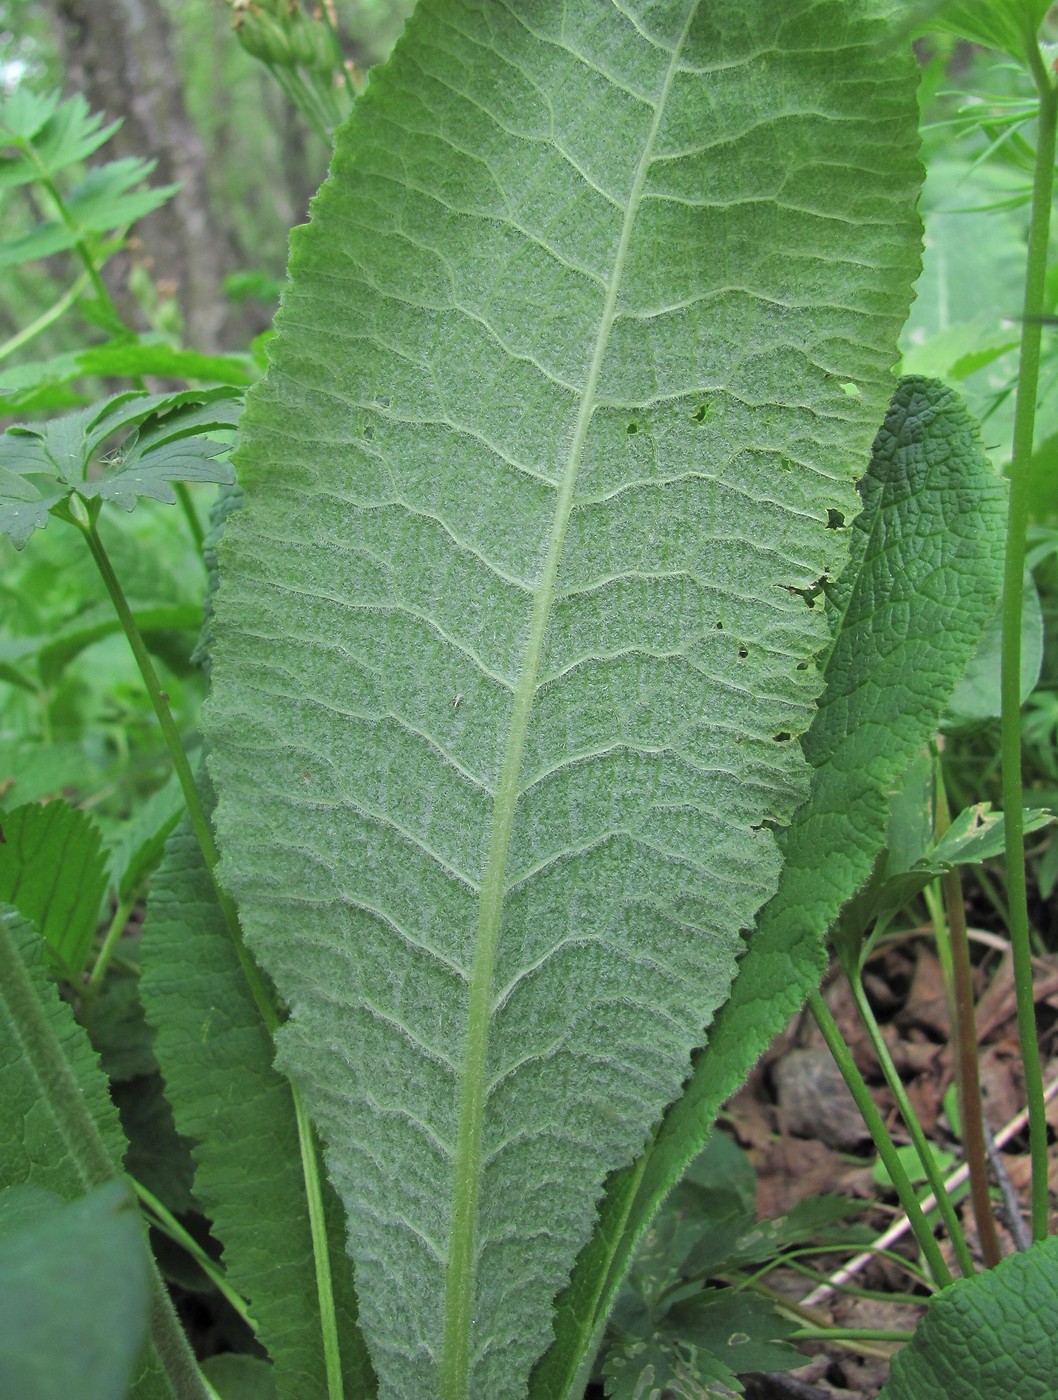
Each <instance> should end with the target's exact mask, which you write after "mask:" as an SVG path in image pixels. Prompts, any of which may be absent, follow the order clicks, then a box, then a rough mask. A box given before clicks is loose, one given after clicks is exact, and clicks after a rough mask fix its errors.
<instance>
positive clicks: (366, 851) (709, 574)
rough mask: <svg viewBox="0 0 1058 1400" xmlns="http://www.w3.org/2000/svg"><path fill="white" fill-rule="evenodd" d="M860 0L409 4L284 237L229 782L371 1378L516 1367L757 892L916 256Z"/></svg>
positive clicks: (906, 178)
mask: <svg viewBox="0 0 1058 1400" xmlns="http://www.w3.org/2000/svg"><path fill="white" fill-rule="evenodd" d="M891 8H892V7H891V6H890V5H889V4H888V3H885V2H884V0H863V2H862V3H857V4H848V3H837V0H834V2H833V3H822V4H811V3H809V2H808V0H798V3H794V4H792V5H787V6H785V7H783V10H782V13H781V15H778V14H777V13H776V10H775V7H774V5H771V4H768V3H765V0H752V3H748V4H747V3H742V0H740V3H737V4H736V3H734V0H724V2H723V3H714V4H710V5H708V6H706V5H698V4H695V3H691V0H675V3H672V4H669V5H666V6H663V7H659V6H655V5H648V4H646V3H640V4H635V5H625V6H622V7H620V8H619V7H617V6H609V5H601V4H599V3H598V0H579V3H572V4H565V5H558V4H552V3H534V4H530V3H528V0H524V2H523V3H517V4H513V5H501V4H499V3H495V4H482V3H470V0H445V3H443V4H441V3H430V0H426V2H425V3H423V4H420V6H419V7H418V9H417V11H416V14H415V17H414V19H413V20H412V22H411V24H410V25H409V28H408V30H407V32H406V34H405V37H404V39H403V40H402V42H401V44H400V45H399V46H398V49H397V52H396V54H395V57H394V59H393V60H392V61H391V63H390V64H389V65H388V66H387V67H386V68H385V69H383V70H381V71H378V72H376V74H375V75H373V77H372V81H371V85H370V88H369V90H368V92H367V94H366V97H365V98H364V100H363V101H361V102H360V103H359V104H358V107H357V110H356V111H355V112H354V115H353V117H352V119H351V121H350V123H349V125H348V126H347V127H346V128H345V130H344V131H343V133H342V134H341V136H340V138H339V142H338V148H337V151H336V155H335V161H334V167H333V172H334V173H333V176H332V178H331V180H330V181H329V182H328V183H327V185H325V186H324V189H323V190H322V192H321V194H320V196H319V197H318V199H317V200H316V202H315V204H314V207H313V220H312V223H311V225H310V226H309V228H308V229H307V230H303V231H300V232H299V233H298V234H296V235H295V242H294V249H293V254H292V260H291V278H292V280H291V285H290V287H289V288H288V291H287V293H286V294H285V297H284V305H283V310H282V313H281V317H280V333H279V336H278V338H277V340H276V341H275V343H274V346H273V347H272V354H273V365H272V368H271V370H270V371H269V373H268V375H267V376H266V379H265V380H264V381H263V383H262V384H261V385H260V386H259V387H258V388H257V389H255V390H254V391H252V393H251V396H250V404H249V406H248V408H247V412H246V414H245V415H244V418H243V421H242V424H241V428H240V432H241V434H242V436H243V443H244V446H243V448H242V449H241V451H240V455H239V459H238V460H239V463H240V480H241V482H242V484H243V486H244V488H245V491H246V497H247V505H246V508H245V510H244V511H243V512H241V513H240V515H239V516H237V517H236V518H235V519H234V521H233V522H232V524H231V526H230V527H229V533H228V535H227V536H226V538H225V541H224V543H223V545H222V547H221V551H220V558H221V587H220V590H219V594H218V599H217V619H216V637H217V642H216V651H215V655H214V666H213V677H214V697H213V700H212V702H211V705H210V711H209V720H208V729H209V733H210V737H211V741H212V743H213V745H214V751H213V756H212V758H211V768H212V772H213V774H214V777H215V779H216V784H217V788H218V792H219V795H220V803H219V807H218V813H217V820H218V829H219V832H220V835H221V838H222V843H223V847H224V851H225V865H224V871H225V878H226V879H227V880H228V881H229V883H230V886H231V888H232V890H233V893H234V894H235V895H236V897H237V898H238V900H239V903H240V909H241V911H242V914H243V917H244V921H245V927H246V932H247V937H248V940H249V941H250V943H251V946H253V947H254V949H255V951H256V953H257V954H258V956H259V957H260V958H261V960H262V962H263V964H264V966H265V967H266V968H267V969H268V971H269V972H270V973H271V975H272V976H273V977H274V978H275V981H276V984H277V986H278V988H279V990H280V992H281V994H282V995H283V997H284V998H285V999H286V1001H287V1002H288V1004H289V1005H290V1007H291V1011H292V1016H291V1020H290V1023H289V1024H288V1026H287V1027H286V1028H285V1029H284V1030H283V1031H282V1032H281V1034H280V1052H281V1060H282V1063H283V1064H284V1066H285V1067H286V1068H287V1069H288V1070H289V1071H290V1072H291V1073H292V1074H293V1075H294V1076H295V1077H296V1078H297V1079H298V1080H299V1081H300V1082H301V1083H302V1084H303V1086H304V1089H305V1094H306V1099H307V1102H308V1104H309V1106H310V1108H311V1110H312V1111H313V1113H314V1115H315V1118H316V1121H317V1122H318V1124H319V1125H320V1128H321V1130H322V1133H323V1135H324V1138H325V1140H326V1142H327V1146H328V1164H329V1167H330V1170H331V1174H332V1177H333V1179H334V1181H335V1184H336V1185H337V1187H338V1189H339V1192H340V1193H341V1195H342V1197H343V1199H344V1202H345V1204H346V1207H347V1210H348V1212H349V1221H350V1240H351V1249H352V1252H353V1256H354V1259H355V1261H356V1266H357V1279H358V1286H359V1291H360V1297H361V1318H362V1322H363V1326H364V1329H365V1333H366V1336H367V1340H368V1344H369V1347H370V1348H371V1351H372V1357H373V1360H374V1363H375V1366H376V1369H377V1371H378V1373H379V1379H380V1384H381V1390H382V1393H383V1394H385V1395H392V1396H401V1397H405V1396H406V1397H422V1400H427V1398H428V1400H436V1397H437V1396H439V1395H440V1396H442V1397H444V1400H454V1397H456V1396H467V1395H469V1396H483V1395H488V1396H490V1397H496V1400H502V1397H507V1396H516V1395H520V1394H523V1393H524V1390H525V1386H526V1382H527V1377H528V1372H529V1368H530V1366H531V1365H532V1362H533V1360H534V1359H535V1358H536V1357H537V1356H538V1355H539V1354H540V1352H541V1351H542V1350H543V1349H544V1347H545V1346H546V1344H547V1342H548V1338H549V1336H550V1330H551V1303H552V1299H553V1298H554V1296H555V1294H556V1292H557V1291H558V1289H559V1288H560V1287H561V1285H562V1284H563V1282H564V1281H565V1279H566V1277H567V1276H568V1273H569V1270H570V1268H571V1266H572V1264H573V1262H574V1259H575V1257H576V1255H577V1252H578V1250H579V1249H580V1247H581V1245H582V1244H583V1243H584V1241H585V1240H586V1238H587V1236H588V1234H589V1232H590V1230H591V1227H592V1222H593V1219H594V1215H595V1205H596V1200H597V1198H598V1196H599V1193H600V1191H601V1188H602V1184H603V1181H604V1179H605V1177H606V1175H607V1173H608V1172H610V1171H611V1170H613V1169H614V1168H616V1167H619V1166H621V1165H622V1164H623V1163H626V1162H627V1161H628V1160H630V1158H631V1157H632V1156H633V1155H634V1154H635V1153H636V1152H637V1151H638V1150H639V1148H640V1147H641V1145H642V1143H643V1141H644V1139H645V1137H646V1135H647V1133H648V1131H649V1129H650V1127H651V1124H652V1123H653V1122H655V1121H656V1120H657V1118H658V1116H659V1114H660V1112H661V1110H662V1109H663V1108H664V1106H665V1104H666V1103H667V1102H668V1101H669V1100H671V1099H672V1098H673V1096H674V1095H675V1094H676V1093H677V1092H678V1090H679V1087H680V1084H681V1082H682V1080H683V1079H684V1077H685V1076H686V1073H687V1070H688V1067H689V1056H690V1053H691V1051H692V1049H693V1048H694V1047H695V1046H697V1045H700V1044H701V1042H702V1040H703V1038H704V1028H705V1026H706V1025H707V1024H708V1022H709V1020H710V1018H711V1017H712V1015H713V1013H714V1012H715V1010H716V1008H717V1007H718V1006H719V1005H720V1004H721V1003H722V1002H723V1000H724V999H725V997H726V996H727V992H728V987H729V983H730V979H731V976H732V973H733V970H734V965H735V958H736V956H737V953H738V951H739V948H740V946H741V945H740V941H739V930H740V929H743V928H746V927H748V926H749V925H750V924H751V923H752V921H753V918H754V915H755V913H756V911H757V909H758V908H759V907H760V905H761V904H762V903H763V902H764V901H765V900H766V899H767V898H768V897H769V896H770V895H771V893H772V892H773V890H774V888H775V884H776V880H777V876H778V857H777V852H776V848H775V843H774V838H773V837H772V835H771V832H770V830H768V827H770V826H772V825H775V824H781V823H783V822H785V821H786V820H787V819H788V818H789V815H790V813H791V811H792V810H793V808H794V807H795V806H796V805H797V803H798V802H799V801H800V800H801V798H802V797H803V795H804V792H805V784H806V778H807V773H806V770H805V767H804V764H803V760H802V758H801V755H800V753H799V751H798V748H797V745H796V744H795V743H793V742H792V739H793V738H794V737H796V736H797V735H798V734H800V733H802V732H804V730H805V729H806V728H807V726H808V723H809V720H810V718H811V713H812V708H813V700H814V698H815V695H816V693H817V690H818V678H817V676H816V673H815V669H814V667H813V665H812V657H813V655H814V653H815V652H816V651H817V650H818V649H819V648H820V646H821V645H822V643H823V641H824V636H825V625H824V620H823V616H822V609H811V608H809V607H807V606H806V604H805V601H804V597H803V596H802V594H803V591H805V590H809V589H811V588H812V587H813V585H814V584H815V583H816V582H817V580H818V579H820V578H821V577H822V576H826V575H833V574H835V573H836V572H837V571H839V570H840V568H841V566H842V564H843V562H844V555H843V544H844V541H843V539H842V536H841V532H839V531H837V530H834V529H828V528H827V525H828V518H829V520H831V521H833V519H835V518H836V517H837V516H842V517H845V518H848V517H849V516H851V514H852V513H853V511H854V509H855V505H856V497H855V495H854V493H853V491H852V489H851V483H852V480H853V479H854V477H855V476H857V475H858V474H859V471H860V469H861V463H862V462H863V461H864V460H865V459H866V455H867V452H868V449H869V445H870V441H871V438H872V436H873V433H874V430H875V428H876V426H877V423H878V422H880V421H881V418H882V414H883V411H884V406H885V403H886V401H887V400H888V397H889V392H890V383H889V379H888V367H889V365H890V364H891V363H892V361H893V359H894V358H895V350H894V348H893V347H894V345H895V338H896V335H897V332H898V330H899V326H900V323H901V320H902V314H903V310H904V309H905V308H906V305H907V301H908V298H909V289H910V285H911V282H912V280H913V277H914V275H915V271H916V264H917V256H916V254H915V252H914V233H915V229H916V224H915V222H914V215H913V210H912V201H913V197H914V181H915V178H916V173H917V172H916V168H915V165H914V160H913V157H912V156H911V155H910V154H908V152H910V151H911V150H913V141H914V137H913V132H914V120H915V118H914V103H913V96H912V93H913V89H912V86H911V83H910V81H909V78H908V75H907V73H905V72H901V73H900V75H899V80H898V81H893V80H892V79H891V78H890V76H889V72H888V70H887V68H886V65H883V64H880V63H879V61H878V53H877V50H876V42H877V40H878V38H879V35H880V32H881V30H882V28H883V25H882V23H881V21H882V20H883V19H884V18H885V17H886V16H887V15H888V14H889V13H890V11H891ZM897 67H898V68H899V67H900V65H897ZM837 133H840V135H838V134H837ZM839 147H840V149H839ZM849 385H851V386H853V387H854V389H855V390H856V391H857V392H855V393H849V392H847V391H846V388H843V386H849ZM828 511H829V512H831V514H830V516H829V517H828Z"/></svg>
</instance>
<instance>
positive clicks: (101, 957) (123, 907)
mask: <svg viewBox="0 0 1058 1400" xmlns="http://www.w3.org/2000/svg"><path fill="white" fill-rule="evenodd" d="M140 893H141V887H140V886H139V885H137V886H136V888H135V889H134V890H133V891H132V893H131V894H129V895H126V897H125V898H124V899H123V900H121V901H120V902H119V903H118V907H117V909H116V910H115V911H114V917H113V918H112V919H111V921H110V927H109V928H108V929H107V931H106V933H105V935H104V936H103V943H102V946H101V947H100V949H99V953H98V955H97V956H96V960H95V963H94V965H93V967H92V973H91V976H90V977H89V979H88V983H87V985H86V987H85V995H86V996H89V997H94V996H95V995H96V994H97V993H98V991H99V989H100V987H101V986H102V985H103V978H104V977H105V976H106V972H107V968H108V967H109V966H110V960H111V958H112V957H113V956H114V953H115V951H116V949H117V946H118V943H119V941H120V939H121V935H122V932H123V931H124V928H125V925H126V924H127V923H128V921H129V915H130V914H131V913H132V911H133V909H134V908H135V907H136V901H137V899H139V897H140Z"/></svg>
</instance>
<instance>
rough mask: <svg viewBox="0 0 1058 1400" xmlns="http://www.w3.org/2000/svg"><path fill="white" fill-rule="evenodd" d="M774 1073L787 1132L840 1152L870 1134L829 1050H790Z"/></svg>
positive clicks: (855, 1146)
mask: <svg viewBox="0 0 1058 1400" xmlns="http://www.w3.org/2000/svg"><path fill="white" fill-rule="evenodd" d="M773 1074H774V1076H775V1087H776V1090H777V1092H778V1096H779V1114H780V1118H781V1121H782V1123H783V1125H784V1127H785V1129H786V1131H787V1132H789V1133H793V1134H794V1135H795V1136H797V1137H806V1138H817V1139H818V1140H819V1141H820V1142H824V1143H826V1145H827V1146H828V1147H833V1148H837V1149H838V1150H840V1151H851V1150H852V1149H854V1148H857V1147H859V1146H860V1144H861V1143H863V1142H864V1141H865V1140H866V1139H867V1138H868V1137H869V1136H870V1134H869V1133H868V1132H867V1129H866V1128H865V1127H864V1123H863V1119H862V1118H861V1117H860V1111H859V1109H858V1108H857V1107H856V1102H855V1100H854V1099H853V1097H852V1095H851V1094H850V1093H849V1090H848V1086H847V1085H846V1083H845V1081H844V1079H842V1077H841V1071H840V1070H839V1069H838V1067H837V1065H836V1064H835V1063H834V1060H833V1057H832V1056H831V1054H830V1051H829V1050H791V1051H790V1052H789V1054H787V1055H785V1056H784V1057H783V1058H782V1059H781V1060H780V1061H779V1062H778V1064H776V1065H775V1067H774V1070H773Z"/></svg>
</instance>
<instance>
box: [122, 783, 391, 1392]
mask: <svg viewBox="0 0 1058 1400" xmlns="http://www.w3.org/2000/svg"><path fill="white" fill-rule="evenodd" d="M205 796H206V797H207V799H208V796H209V794H208V793H205ZM140 994H141V996H142V999H143V1004H144V1006H145V1008H146V1010H147V1015H148V1019H149V1020H150V1021H151V1022H152V1024H153V1025H154V1026H155V1029H156V1035H155V1040H154V1053H155V1056H156V1058H157V1060H158V1063H159V1065H160V1066H161V1069H162V1073H163V1075H164V1077H165V1082H166V1088H167V1090H168V1093H169V1098H170V1101H171V1103H172V1106H173V1112H174V1116H175V1118H176V1124H177V1127H178V1128H179V1130H180V1132H181V1133H182V1134H184V1135H186V1136H187V1137H188V1138H190V1139H191V1140H192V1142H193V1144H194V1146H193V1149H192V1155H193V1157H194V1161H195V1195H196V1197H197V1199H198V1200H199V1201H200V1202H201V1204H202V1206H203V1208H204V1209H205V1211H206V1212H207V1214H208V1215H209V1217H210V1219H211V1221H212V1228H213V1232H214V1234H215V1235H216V1237H217V1238H218V1239H219V1240H220V1241H221V1242H222V1244H223V1247H224V1256H223V1258H224V1266H225V1270H226V1273H227V1277H228V1280H229V1282H230V1283H231V1284H232V1286H233V1287H234V1288H235V1289H237V1290H238V1291H239V1292H240V1293H241V1294H242V1295H243V1296H244V1297H246V1298H247V1299H248V1300H249V1304H250V1310H251V1313H252V1314H253V1316H254V1319H255V1321H256V1322H257V1324H258V1327H259V1331H258V1336H259V1338H260V1340H261V1342H262V1344H263V1345H264V1346H265V1347H266V1348H267V1349H268V1351H269V1354H270V1355H271V1357H272V1360H273V1362H274V1367H275V1369H274V1384H275V1390H276V1394H277V1395H278V1396H279V1397H280V1400H325V1397H326V1395H327V1384H326V1378H325V1376H324V1370H323V1342H322V1335H321V1331H320V1321H319V1306H318V1302H317V1296H316V1281H315V1273H314V1269H313V1249H312V1240H311V1237H310V1234H309V1225H308V1216H307V1207H306V1203H305V1185H304V1179H303V1177H302V1172H301V1157H300V1152H299V1147H298V1133H297V1126H296V1123H295V1119H294V1110H293V1104H292V1101H291V1097H290V1089H289V1086H288V1085H287V1084H286V1082H285V1081H284V1080H283V1078H282V1077H281V1076H280V1075H279V1074H278V1073H277V1072H276V1071H275V1070H274V1069H273V1068H272V1058H273V1046H272V1041H271V1037H270V1036H269V1034H268V1032H267V1031H266V1030H265V1028H264V1027H263V1026H262V1024H261V1020H260V1016H259V1013H258V1011H257V1008H256V1006H255V1005H254V1002H253V998H252V997H251V995H250V993H249V991H248V989H247V986H246V982H245V979H244V977H243V973H242V970H241V968H240V966H239V960H238V957H237V956H236V953H235V950H234V948H233V947H232V944H231V942H230V939H229V937H228V933H227V929H226V927H225V923H224V917H223V915H222V914H221V911H220V908H219V906H218V904H217V900H216V896H215V894H214V891H213V886H212V883H211V881H210V878H209V876H208V874H207V872H206V868H205V865H204V864H203V861H202V856H201V853H200V851H199V849H198V845H197V843H196V842H195V840H194V839H193V838H192V836H191V835H190V833H189V831H188V830H187V827H186V824H185V825H184V826H182V827H179V828H178V829H177V830H176V831H175V832H174V833H173V835H172V836H171V837H170V839H169V842H168V844H167V848H166V855H165V859H164V861H163V864H162V867H161V869H160V870H159V871H158V873H157V875H156V876H155V878H154V881H153V882H152V887H151V897H150V903H149V906H148V914H147V922H146V926H145V932H144V959H143V973H142V976H141V978H140ZM248 1163H252V1164H253V1165H252V1190H251V1189H247V1187H246V1182H247V1181H248V1180H250V1179H251V1178H247V1176H246V1173H247V1170H248V1167H247V1164H248ZM325 1196H326V1202H327V1205H328V1208H329V1213H330V1224H331V1230H330V1235H331V1256H332V1269H333V1274H334V1290H335V1297H336V1301H337V1305H338V1317H339V1322H340V1325H341V1339H342V1351H343V1363H344V1371H345V1379H346V1385H347V1388H348V1394H349V1395H350V1396H356V1397H365V1400H366V1397H367V1396H369V1395H371V1394H373V1393H374V1390H373V1385H372V1377H371V1374H370V1368H369V1366H368V1364H367V1360H366V1356H365V1355H364V1353H363V1343H362V1341H360V1338H359V1334H358V1331H357V1328H356V1326H355V1319H356V1296H355V1293H354V1290H353V1283H352V1271H351V1269H350V1266H349V1261H348V1258H347V1256H346V1254H345V1251H344V1248H343V1236H344V1229H343V1222H342V1216H341V1206H340V1204H339V1202H338V1201H337V1199H336V1198H335V1196H334V1192H333V1190H331V1189H330V1188H329V1187H328V1189H327V1191H326V1193H325Z"/></svg>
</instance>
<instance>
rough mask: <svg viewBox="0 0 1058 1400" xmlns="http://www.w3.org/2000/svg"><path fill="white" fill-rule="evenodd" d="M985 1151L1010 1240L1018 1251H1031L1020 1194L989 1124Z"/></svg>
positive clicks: (986, 1126)
mask: <svg viewBox="0 0 1058 1400" xmlns="http://www.w3.org/2000/svg"><path fill="white" fill-rule="evenodd" d="M985 1151H986V1152H987V1153H988V1164H989V1166H990V1167H991V1168H992V1175H993V1176H994V1177H995V1179H996V1181H997V1183H998V1185H999V1194H1000V1195H1001V1196H1002V1197H1003V1205H1002V1214H1003V1223H1004V1224H1005V1225H1006V1227H1007V1229H1008V1230H1009V1231H1010V1238H1011V1239H1012V1240H1013V1241H1014V1244H1015V1245H1016V1246H1017V1248H1018V1249H1031V1248H1032V1240H1031V1239H1030V1237H1029V1232H1028V1230H1026V1228H1025V1221H1024V1218H1023V1217H1022V1214H1021V1206H1020V1205H1019V1204H1018V1193H1017V1192H1016V1191H1015V1190H1014V1183H1013V1182H1012V1181H1011V1179H1010V1173H1009V1172H1008V1171H1007V1169H1006V1167H1005V1166H1004V1165H1003V1158H1002V1157H1001V1156H1000V1155H999V1148H998V1147H997V1146H996V1140H995V1135H994V1134H993V1132H992V1129H991V1128H990V1127H989V1126H988V1124H987V1123H986V1124H985Z"/></svg>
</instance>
